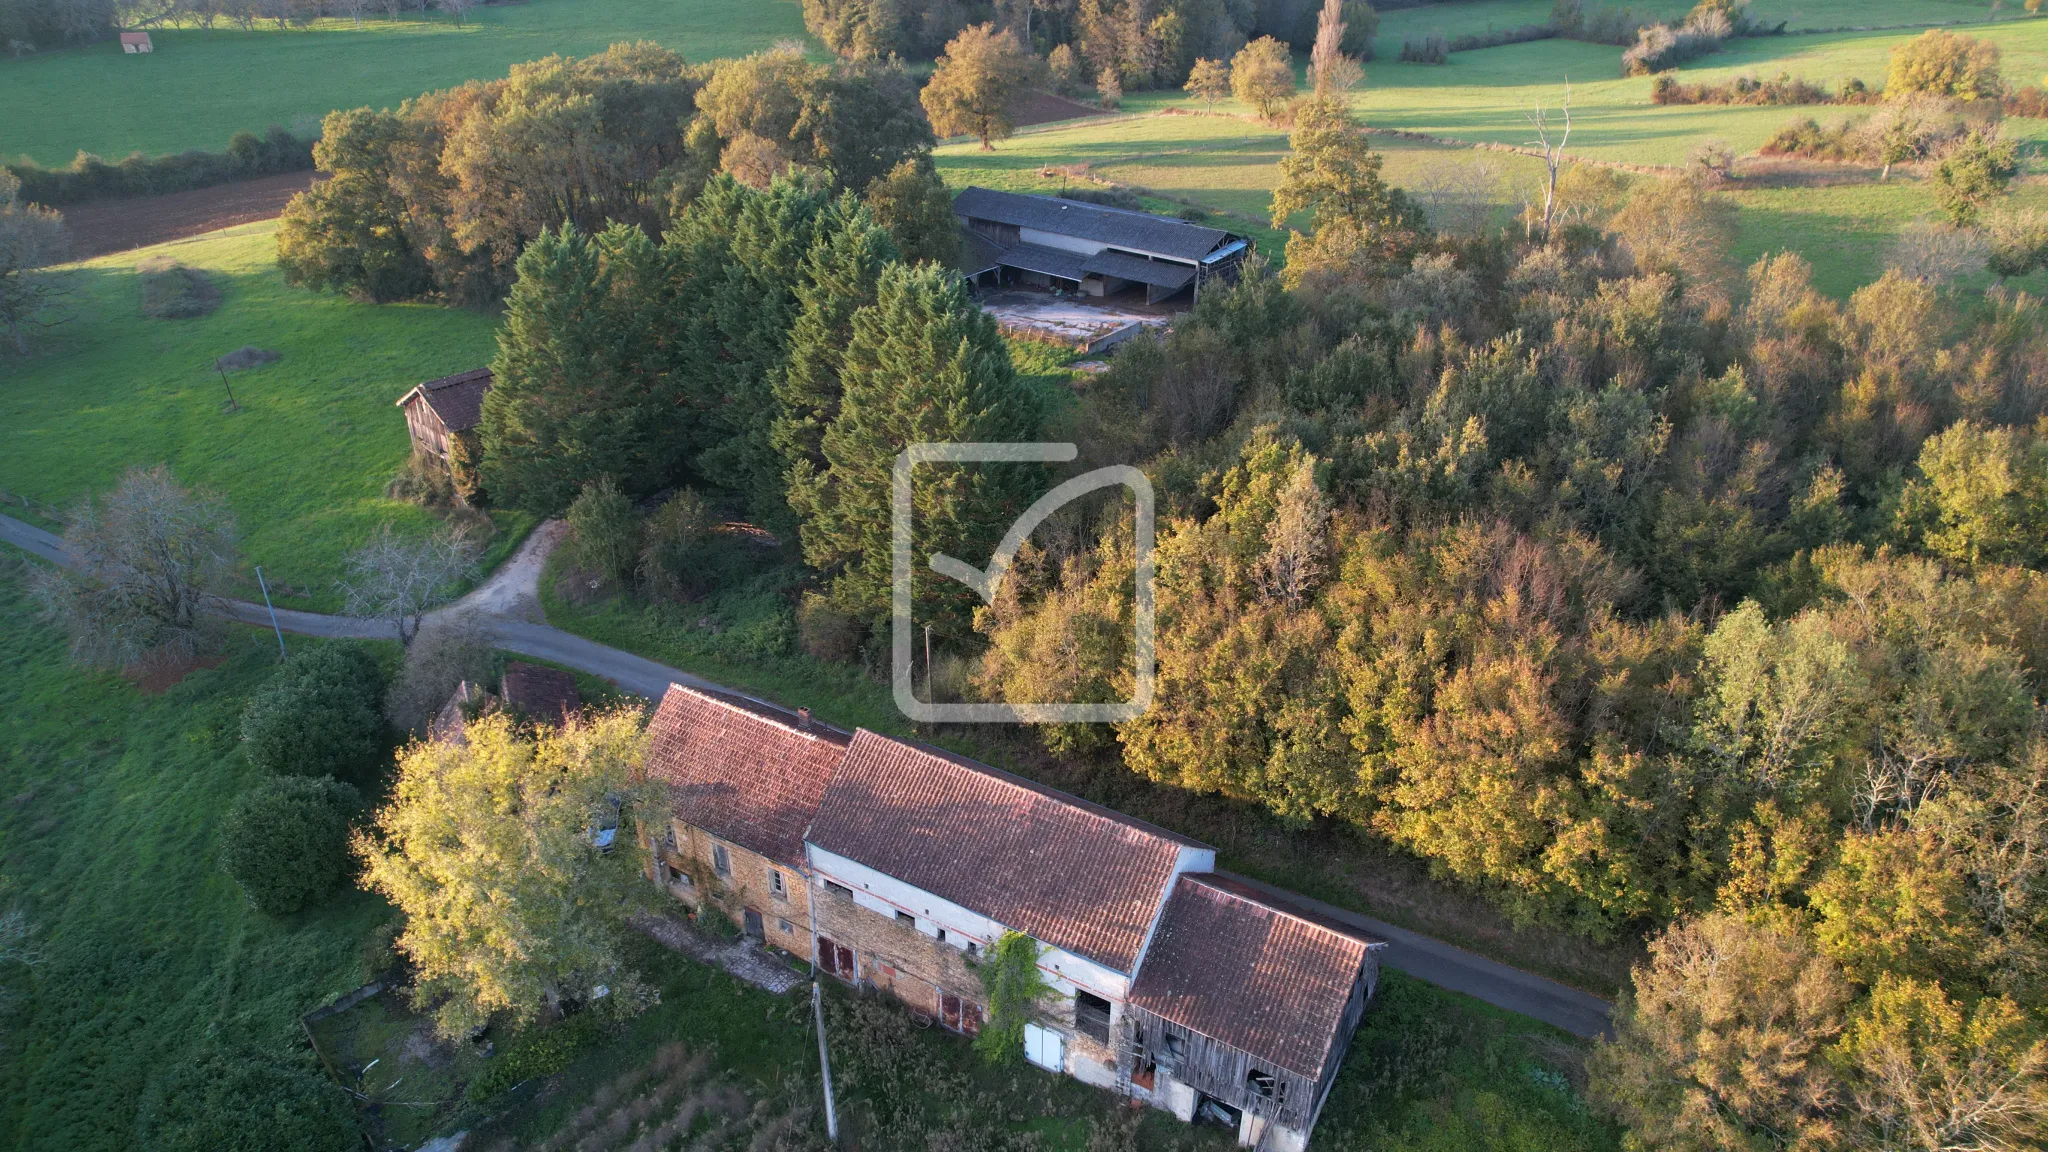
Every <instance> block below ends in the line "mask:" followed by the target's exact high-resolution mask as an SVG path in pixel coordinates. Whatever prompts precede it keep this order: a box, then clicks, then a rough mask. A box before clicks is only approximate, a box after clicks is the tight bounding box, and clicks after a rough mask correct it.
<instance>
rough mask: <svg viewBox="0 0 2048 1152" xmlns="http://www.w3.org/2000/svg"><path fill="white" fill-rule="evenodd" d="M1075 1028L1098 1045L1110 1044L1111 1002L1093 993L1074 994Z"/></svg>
mask: <svg viewBox="0 0 2048 1152" xmlns="http://www.w3.org/2000/svg"><path fill="white" fill-rule="evenodd" d="M1074 1028H1075V1030H1076V1031H1078V1032H1080V1033H1081V1035H1083V1036H1086V1037H1088V1038H1089V1039H1091V1040H1093V1041H1095V1042H1096V1043H1097V1044H1108V1043H1109V1001H1107V1000H1104V999H1103V998H1102V997H1100V996H1097V995H1096V994H1094V993H1093V992H1084V991H1076V992H1075V993H1074Z"/></svg>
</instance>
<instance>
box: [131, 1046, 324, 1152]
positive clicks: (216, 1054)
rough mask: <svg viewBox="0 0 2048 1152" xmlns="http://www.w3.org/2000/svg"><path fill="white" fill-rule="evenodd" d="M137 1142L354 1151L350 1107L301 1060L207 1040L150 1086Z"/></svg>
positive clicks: (226, 1151)
mask: <svg viewBox="0 0 2048 1152" xmlns="http://www.w3.org/2000/svg"><path fill="white" fill-rule="evenodd" d="M158 1092H159V1094H160V1095H159V1103H158V1104H157V1106H156V1107H155V1108H154V1109H153V1110H152V1112H153V1114H152V1115H150V1116H149V1117H148V1118H147V1121H146V1125H145V1126H146V1128H147V1129H148V1138H147V1139H146V1140H145V1141H144V1142H143V1147H146V1148H150V1149H152V1150H153V1152H270V1150H272V1149H277V1148H291V1149H294V1150H295V1152H357V1150H359V1149H361V1148H362V1146H363V1137H362V1133H361V1131H360V1130H359V1129H358V1127H357V1125H356V1116H355V1110H354V1109H352V1108H350V1107H349V1103H348V1098H347V1097H346V1096H344V1095H342V1092H341V1089H339V1088H337V1087H335V1086H334V1085H333V1084H332V1083H330V1082H329V1081H328V1080H327V1078H326V1077H324V1076H322V1075H320V1073H319V1072H317V1071H315V1070H314V1069H313V1067H312V1066H311V1065H310V1064H309V1063H308V1062H306V1061H305V1060H293V1061H290V1062H285V1061H281V1060H277V1059H274V1058H271V1057H266V1056H261V1055H257V1054H256V1053H253V1052H246V1051H230V1050H228V1049H225V1048H219V1047H211V1046H209V1047H208V1048H206V1049H204V1050H202V1051H201V1052H200V1053H199V1054H197V1055H196V1056H194V1057H193V1058H192V1059H191V1060H190V1061H188V1062H187V1063H186V1064H185V1065H184V1066H182V1067H180V1068H177V1069H175V1070H173V1071H172V1072H171V1073H170V1074H169V1075H168V1076H166V1077H165V1078H164V1080H163V1083H162V1084H161V1085H160V1086H159V1088H158Z"/></svg>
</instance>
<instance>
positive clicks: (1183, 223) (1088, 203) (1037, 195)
mask: <svg viewBox="0 0 2048 1152" xmlns="http://www.w3.org/2000/svg"><path fill="white" fill-rule="evenodd" d="M960 191H962V192H972V191H981V192H989V193H993V194H995V195H998V196H1015V197H1018V198H1019V199H1023V200H1057V201H1059V202H1060V203H1061V204H1063V205H1064V204H1072V205H1075V206H1077V207H1081V208H1088V209H1093V210H1095V211H1098V212H1115V213H1118V214H1119V215H1123V216H1141V217H1143V218H1145V219H1146V220H1156V221H1158V222H1160V223H1162V224H1173V225H1178V226H1179V227H1182V228H1195V229H1199V230H1201V231H1204V232H1222V233H1224V234H1225V235H1235V233H1233V232H1231V231H1230V230H1229V229H1227V228H1218V227H1216V226H1215V225H1213V224H1197V223H1195V222H1194V221H1192V220H1182V219H1181V218H1179V217H1178V216H1162V215H1160V214H1159V213H1157V212H1147V211H1145V210H1144V209H1143V208H1120V207H1118V206H1116V205H1114V204H1097V203H1096V202H1095V201H1093V200H1071V199H1068V198H1067V197H1065V196H1055V195H1052V194H1051V193H1047V192H1009V191H1005V190H1004V189H1001V188H990V187H988V186H987V185H984V184H969V185H968V186H967V187H965V188H962V189H961V190H960Z"/></svg>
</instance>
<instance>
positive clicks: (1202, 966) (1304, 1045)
mask: <svg viewBox="0 0 2048 1152" xmlns="http://www.w3.org/2000/svg"><path fill="white" fill-rule="evenodd" d="M1372 943H1373V942H1372V941H1371V940H1369V939H1367V938H1366V937H1365V936H1363V935H1360V934H1358V933H1356V932H1353V931H1350V930H1346V929H1341V928H1339V927H1337V926H1335V925H1333V924H1331V923H1330V922H1328V921H1324V920H1322V919H1320V918H1318V917H1312V916H1310V915H1309V914H1307V913H1305V912H1301V911H1299V910H1296V909H1294V908H1291V907H1289V906H1287V905H1285V904H1283V903H1281V902H1279V901H1276V900H1273V899H1272V898H1270V897H1267V896H1265V895H1264V894H1262V893H1260V892H1258V891H1257V890H1256V889H1253V888H1251V887H1250V886H1249V885H1244V884H1239V883H1236V882H1234V881H1232V880H1230V879H1228V878H1226V877H1222V876H1217V875H1215V874H1213V873H1201V874H1192V873H1188V874H1183V875H1182V876H1181V878H1180V881H1179V883H1177V884H1175V885H1174V889H1173V896H1172V898H1171V899H1169V900H1168V901H1167V902H1166V913H1165V915H1164V916H1162V917H1161V918H1160V921H1159V931H1158V932H1157V933H1155V934H1154V935H1153V937H1152V947H1151V948H1150V949H1148V950H1147V951H1146V953H1145V966H1144V968H1143V969H1141V970H1140V971H1139V972H1138V978H1137V979H1136V980H1134V981H1132V983H1131V1000H1130V1002H1131V1003H1132V1004H1135V1005H1137V1006H1138V1007H1140V1008H1143V1009H1145V1010H1146V1011H1148V1012H1150V1013H1152V1014H1153V1015H1155V1016H1159V1017H1161V1018H1163V1019H1166V1020H1169V1021H1172V1022H1173V1023H1175V1024H1179V1025H1180V1026H1182V1027H1184V1028H1190V1029H1193V1030H1194V1031H1196V1032H1200V1033H1201V1034H1202V1035H1204V1036H1207V1037H1209V1038H1210V1039H1212V1040H1219V1041H1221V1042H1223V1043H1225V1044H1228V1045H1230V1046H1231V1047H1233V1048H1236V1049H1238V1050H1240V1051H1243V1052H1248V1053H1250V1054H1251V1055H1252V1056H1253V1057H1255V1058H1257V1059H1262V1060H1270V1061H1272V1062H1273V1063H1275V1064H1278V1065H1279V1066H1280V1067H1281V1068H1284V1069H1286V1070H1287V1071H1289V1072H1293V1073H1295V1074H1297V1075H1299V1076H1304V1077H1306V1078H1308V1079H1309V1080H1312V1081H1313V1080H1320V1079H1321V1078H1322V1075H1323V1070H1324V1065H1325V1064H1327V1063H1328V1061H1329V1059H1330V1055H1331V1053H1332V1052H1334V1051H1339V1049H1338V1047H1337V1045H1338V1043H1339V1042H1340V1041H1341V1040H1343V1039H1344V1038H1343V1037H1341V1036H1339V1035H1338V1034H1337V1032H1338V1029H1339V1028H1341V1027H1342V1025H1343V1017H1344V1008H1345V1006H1346V1005H1347V1004H1348V1003H1349V1002H1350V1000H1351V989H1352V986H1353V985H1354V984H1355V983H1356V981H1357V979H1358V973H1359V969H1360V967H1361V966H1362V965H1363V964H1364V963H1365V956H1366V951H1367V950H1368V948H1369V947H1370V946H1371V944H1372Z"/></svg>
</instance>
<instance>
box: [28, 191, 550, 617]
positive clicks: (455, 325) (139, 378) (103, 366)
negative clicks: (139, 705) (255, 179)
mask: <svg viewBox="0 0 2048 1152" xmlns="http://www.w3.org/2000/svg"><path fill="white" fill-rule="evenodd" d="M274 228H275V226H274V225H272V224H251V225H245V226H243V227H240V228H233V229H229V230H227V231H224V232H216V233H213V234H210V235H208V236H204V237H200V238H198V239H195V240H189V241H183V242H179V243H174V244H166V245H162V246H160V247H157V248H147V249H141V250H138V251H135V252H128V253H123V254H120V255H117V256H109V257H105V258H102V259H99V260H94V261H91V262H89V263H87V264H85V265H83V266H82V267H81V268H80V269H79V270H78V271H77V273H76V280H77V288H78V297H77V299H76V301H75V304H76V309H75V311H76V313H77V318H76V319H75V320H73V321H72V322H71V323H69V324H66V325H63V326H61V327H59V328H55V329H52V330H51V331H49V332H48V333H46V334H44V335H43V336H41V337H39V338H38V339H37V341H36V344H35V349H36V350H35V352H34V354H33V355H31V356H30V357H29V358H28V359H27V360H25V361H24V360H20V359H16V358H15V357H13V356H11V355H9V356H5V357H0V429H4V430H5V431H4V433H0V435H4V444H5V449H4V450H0V490H4V491H5V492H7V493H8V494H10V495H11V496H12V497H13V498H12V499H10V500H8V501H6V502H7V503H9V504H12V505H14V507H12V508H10V509H9V512H10V513H11V514H13V515H16V516H19V515H22V514H23V510H22V509H21V507H20V504H21V497H24V496H26V497H28V498H29V499H30V500H32V501H33V502H34V504H35V507H34V509H33V510H32V511H34V512H36V513H39V514H40V515H34V516H31V518H32V519H41V520H43V521H44V522H45V523H49V522H50V518H51V516H52V514H53V510H54V509H55V508H62V507H65V506H68V505H69V504H70V503H72V502H73V501H75V500H77V499H79V498H80V497H81V496H83V495H85V494H87V493H89V492H95V491H99V490H102V489H105V488H107V487H109V486H110V485H111V484H112V483H113V481H114V480H115V479H117V478H118V477H119V476H120V474H121V473H122V472H123V471H125V470H126V469H127V468H129V467H131V466H135V465H152V464H169V465H170V466H171V468H172V470H173V471H174V472H175V473H176V474H177V475H178V477H179V478H180V479H182V480H184V481H185V482H187V483H190V484H199V485H204V486H206V487H209V488H213V489H215V490H217V491H219V492H221V493H223V494H224V495H225V496H226V497H227V499H228V502H229V504H230V505H231V506H232V507H233V509H234V511H235V514H236V517H237V519H238V520H239V522H240V525H241V529H242V533H243V553H244V555H245V557H246V558H247V559H248V560H249V562H250V563H251V564H261V565H263V568H264V575H265V576H266V577H268V578H269V579H270V580H271V581H272V582H273V588H276V587H277V586H278V585H279V584H284V585H289V586H291V588H293V589H297V590H298V591H299V594H298V595H290V594H288V595H286V596H285V598H284V599H285V600H286V602H289V603H293V604H299V605H303V606H310V607H320V608H332V607H335V606H336V603H335V598H334V592H333V580H334V578H335V577H336V576H337V575H339V573H340V567H341V561H342V557H343V556H344V555H345V554H346V552H347V550H348V549H349V548H351V547H353V546H354V545H356V544H357V543H359V542H360V541H361V540H362V539H363V538H364V537H365V536H367V535H368V534H369V533H370V532H372V531H374V530H375V528H376V527H377V525H379V524H382V523H385V522H387V521H396V522H397V523H399V524H400V525H401V526H411V527H419V526H423V525H425V524H426V523H427V522H428V518H427V516H426V515H425V514H424V513H422V512H421V511H420V510H419V509H417V508H414V507H412V506H410V505H406V504H400V503H397V502H395V501H392V500H387V499H385V498H384V497H383V494H382V493H383V489H384V483H385V481H386V480H388V479H390V477H391V475H392V473H393V472H394V471H396V470H397V469H398V467H399V466H400V465H401V464H402V463H403V462H404V460H405V457H406V453H407V452H408V451H409V448H408V441H407V438H406V431H405V420H404V417H403V416H402V415H401V414H400V413H399V412H398V410H397V409H396V408H394V407H393V406H392V403H393V401H395V400H396V399H397V398H398V397H399V396H400V395H401V394H403V393H404V391H405V390H406V389H407V388H409V387H411V386H412V385H413V384H416V383H418V382H419V381H421V380H427V379H432V378H433V377H436V376H441V375H445V374H447V373H450V372H456V371H460V370H462V369H465V368H473V367H475V366H476V365H478V364H482V363H486V362H488V360H489V359H490V356H491V354H492V352H493V350H494V348H495V345H494V343H493V339H492V329H493V326H494V321H493V320H492V319H491V318H490V317H487V316H482V315H478V314H476V313H472V312H463V311H458V310H455V309H448V308H438V307H433V306H431V305H424V304H421V305H391V306H386V307H374V306H371V305H366V304H358V303H355V302H353V301H350V300H347V299H344V298H341V297H338V296H332V295H326V294H320V293H313V292H306V291H302V290H300V289H296V288H288V287H286V286H285V284H284V282H283V279H282V277H281V276H280V275H279V273H278V270H277V266H276V263H275V259H274V252H275V246H274V244H273V241H272V234H273V231H274ZM156 255H163V256H169V257H170V258H172V259H175V260H179V261H182V262H184V263H186V264H189V265H191V266H193V267H197V268H204V269H208V270H210V271H211V272H213V273H214V274H215V275H216V276H217V277H219V279H220V281H221V283H222V284H223V285H224V286H225V288H226V298H225V300H224V302H223V303H222V305H221V307H220V309H219V310H218V311H216V312H215V313H213V314H212V315H211V316H207V317H203V318H200V319H194V320H151V319H146V318H144V317H143V316H142V314H141V305H140V300H141V290H140V287H139V285H138V281H137V278H136V275H135V265H136V263H137V262H139V261H140V260H143V259H146V258H148V257H150V256H156ZM245 344H255V345H258V346H260V347H264V348H269V349H273V350H275V351H278V352H281V353H283V357H284V358H283V359H281V360H279V361H277V362H276V363H274V364H269V365H265V366H263V367H261V368H256V369H253V370H251V371H247V372H241V373H236V374H234V375H233V376H231V378H230V379H231V380H232V385H233V388H234V392H235V398H236V400H237V401H239V402H240V404H241V411H239V412H235V413H232V414H225V413H223V412H222V407H223V400H222V393H221V379H220V377H219V376H218V375H217V374H215V372H214V371H213V369H212V366H211V365H212V361H213V358H214V357H215V356H218V355H220V354H222V353H224V352H228V351H232V350H233V349H236V348H239V347H241V346H243V345H245ZM508 524H510V521H509V520H508ZM517 527H518V526H517V525H512V528H513V530H511V531H507V532H500V533H499V534H498V537H497V540H496V541H495V543H496V544H497V545H498V547H499V550H500V551H502V549H503V548H504V547H505V546H507V545H508V544H509V542H510V540H511V538H512V537H514V536H516V535H518V531H517ZM251 583H252V587H253V581H252V582H251Z"/></svg>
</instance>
